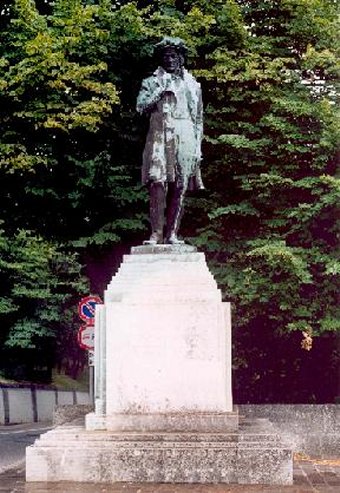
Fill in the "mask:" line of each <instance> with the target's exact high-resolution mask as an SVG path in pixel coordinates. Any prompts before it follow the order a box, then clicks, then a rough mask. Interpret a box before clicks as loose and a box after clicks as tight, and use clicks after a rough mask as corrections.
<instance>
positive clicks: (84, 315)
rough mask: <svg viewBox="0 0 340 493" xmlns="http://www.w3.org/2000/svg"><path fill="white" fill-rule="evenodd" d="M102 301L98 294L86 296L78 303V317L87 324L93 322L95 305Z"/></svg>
mask: <svg viewBox="0 0 340 493" xmlns="http://www.w3.org/2000/svg"><path fill="white" fill-rule="evenodd" d="M100 303H103V302H102V300H101V299H100V298H99V296H86V297H85V298H82V299H81V300H80V302H79V303H78V314H79V317H80V318H81V319H82V320H84V322H87V323H89V324H94V314H95V307H96V305H98V304H100Z"/></svg>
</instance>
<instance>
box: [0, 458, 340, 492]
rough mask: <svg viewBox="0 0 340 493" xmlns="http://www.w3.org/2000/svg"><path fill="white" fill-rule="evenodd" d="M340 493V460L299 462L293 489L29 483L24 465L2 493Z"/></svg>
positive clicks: (3, 477)
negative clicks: (26, 480)
mask: <svg viewBox="0 0 340 493" xmlns="http://www.w3.org/2000/svg"><path fill="white" fill-rule="evenodd" d="M182 492H183V493H189V492H190V493H340V460H327V461H326V460H324V461H322V460H319V461H312V460H299V461H295V464H294V485H293V486H240V485H221V484H218V485H198V484H188V485H180V484H175V485H169V484H130V483H124V484H122V483H117V484H114V485H104V484H89V483H87V484H80V483H54V484H51V483H50V484H46V483H27V484H25V469H24V465H23V464H22V465H21V466H19V467H16V468H14V469H11V470H9V471H7V472H5V473H3V474H0V493H182Z"/></svg>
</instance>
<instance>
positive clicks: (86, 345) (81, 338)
mask: <svg viewBox="0 0 340 493" xmlns="http://www.w3.org/2000/svg"><path fill="white" fill-rule="evenodd" d="M77 339H78V344H79V346H80V347H81V348H82V349H87V350H91V349H94V325H82V326H81V327H80V329H79V330H78V335H77Z"/></svg>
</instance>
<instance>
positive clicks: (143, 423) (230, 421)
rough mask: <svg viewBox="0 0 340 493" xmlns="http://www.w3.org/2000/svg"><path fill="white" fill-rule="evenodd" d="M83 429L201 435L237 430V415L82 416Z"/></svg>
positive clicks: (234, 413) (231, 413)
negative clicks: (198, 433) (84, 418)
mask: <svg viewBox="0 0 340 493" xmlns="http://www.w3.org/2000/svg"><path fill="white" fill-rule="evenodd" d="M86 429H87V430H108V431H133V432H136V431H138V432H159V431H162V432H178V431H180V432H201V433H209V432H210V433H221V432H231V431H237V429H238V413H236V412H230V413H171V414H170V413H169V414H161V413H159V414H155V413H153V414H111V415H108V416H106V415H102V416H98V414H96V413H91V414H88V415H87V416H86Z"/></svg>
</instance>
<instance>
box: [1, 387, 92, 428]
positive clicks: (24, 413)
mask: <svg viewBox="0 0 340 493" xmlns="http://www.w3.org/2000/svg"><path fill="white" fill-rule="evenodd" d="M63 404H71V405H72V404H90V399H89V394H88V393H86V392H74V391H65V390H50V389H37V388H34V387H26V388H18V387H11V386H3V387H0V425H4V424H5V425H7V424H17V423H34V422H37V421H52V418H53V411H54V408H55V406H56V405H63Z"/></svg>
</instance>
